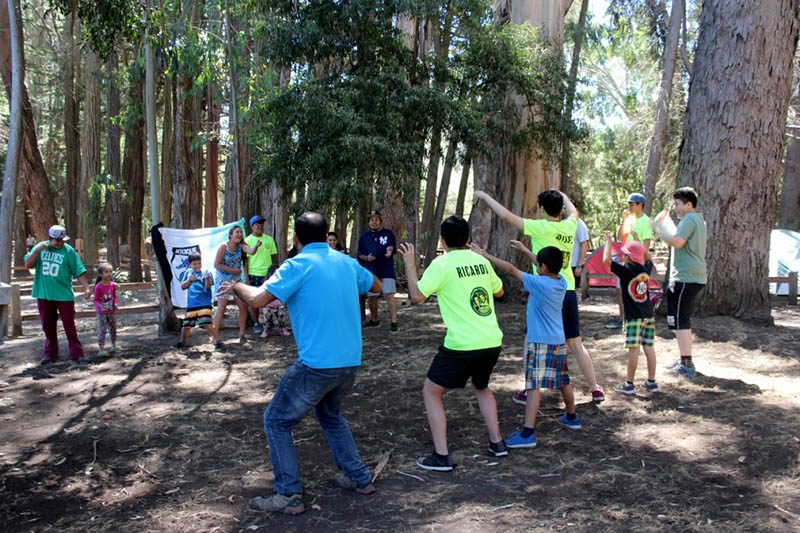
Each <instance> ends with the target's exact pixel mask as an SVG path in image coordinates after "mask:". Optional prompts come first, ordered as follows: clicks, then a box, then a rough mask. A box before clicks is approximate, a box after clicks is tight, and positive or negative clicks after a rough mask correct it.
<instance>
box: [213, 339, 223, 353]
mask: <svg viewBox="0 0 800 533" xmlns="http://www.w3.org/2000/svg"><path fill="white" fill-rule="evenodd" d="M214 348H216V349H217V350H219V351H221V352H224V351H225V343H224V342H222V341H221V340H220V341H217V342H215V343H214Z"/></svg>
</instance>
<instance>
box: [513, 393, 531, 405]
mask: <svg viewBox="0 0 800 533" xmlns="http://www.w3.org/2000/svg"><path fill="white" fill-rule="evenodd" d="M511 397H512V399H513V400H514V403H516V404H519V405H527V404H528V391H525V390H521V391H518V392H515V393H514V394H513V395H512V396H511Z"/></svg>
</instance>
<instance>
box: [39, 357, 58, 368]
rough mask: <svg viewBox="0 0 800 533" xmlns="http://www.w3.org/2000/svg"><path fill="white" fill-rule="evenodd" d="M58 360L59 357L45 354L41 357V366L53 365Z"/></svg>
mask: <svg viewBox="0 0 800 533" xmlns="http://www.w3.org/2000/svg"><path fill="white" fill-rule="evenodd" d="M57 362H58V357H56V358H52V357H50V356H49V355H45V356H43V357H42V358H41V359H39V366H47V365H52V364H53V363H57Z"/></svg>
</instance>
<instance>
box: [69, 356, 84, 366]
mask: <svg viewBox="0 0 800 533" xmlns="http://www.w3.org/2000/svg"><path fill="white" fill-rule="evenodd" d="M69 362H70V363H74V364H76V365H85V364H86V363H88V362H89V360H88V359H86V358H85V357H84V356H80V357H77V358H75V359H70V360H69Z"/></svg>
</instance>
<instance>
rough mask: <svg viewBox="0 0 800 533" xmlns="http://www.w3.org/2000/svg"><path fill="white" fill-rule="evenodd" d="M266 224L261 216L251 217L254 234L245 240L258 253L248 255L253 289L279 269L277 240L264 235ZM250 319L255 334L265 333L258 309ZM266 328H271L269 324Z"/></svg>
mask: <svg viewBox="0 0 800 533" xmlns="http://www.w3.org/2000/svg"><path fill="white" fill-rule="evenodd" d="M264 222H266V219H265V218H264V217H262V216H261V215H255V216H253V217H251V218H250V228H251V229H252V230H253V232H252V233H251V234H250V235H248V236H247V238H246V239H245V240H244V243H245V244H246V245H247V246H249V247H250V248H253V249H254V250H255V251H256V253H254V254H247V274H248V276H249V277H250V285H252V286H253V287H260V286H262V285H263V284H264V282H265V281H266V280H267V276H268V275H269V274H271V273H272V270H274V269H275V268H277V267H278V247H277V246H276V245H275V239H273V238H272V237H270V236H269V235H267V234H266V233H264ZM250 318H252V319H253V323H254V325H253V333H254V334H256V335H258V334H260V333H263V331H264V329H263V328H264V326H262V325H261V324H259V322H258V309H255V308H252V307H251V308H250ZM266 327H267V328H269V324H267V325H266Z"/></svg>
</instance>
